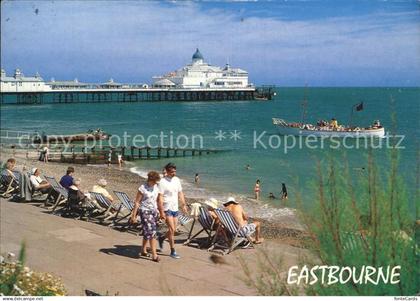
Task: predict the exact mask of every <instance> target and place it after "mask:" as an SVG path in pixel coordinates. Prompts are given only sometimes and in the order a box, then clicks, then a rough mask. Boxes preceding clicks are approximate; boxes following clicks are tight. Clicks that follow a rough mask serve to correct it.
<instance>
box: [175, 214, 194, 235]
mask: <svg viewBox="0 0 420 301" xmlns="http://www.w3.org/2000/svg"><path fill="white" fill-rule="evenodd" d="M193 221H194V218H193V217H191V216H188V215H185V214H181V213H180V214H179V215H178V225H180V226H182V227H184V228H185V229H186V232H187V233H190V232H191V230H192V228H190V229H188V227H187V225H188V224H189V223H191V222H193ZM192 226H194V225H192ZM179 230H180V229H179V228H178V229H177V231H179Z"/></svg>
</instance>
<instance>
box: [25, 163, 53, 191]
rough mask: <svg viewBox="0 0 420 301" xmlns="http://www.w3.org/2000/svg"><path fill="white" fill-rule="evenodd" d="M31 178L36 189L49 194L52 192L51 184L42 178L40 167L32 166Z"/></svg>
mask: <svg viewBox="0 0 420 301" xmlns="http://www.w3.org/2000/svg"><path fill="white" fill-rule="evenodd" d="M29 179H30V180H31V184H32V187H33V189H34V190H35V191H39V192H41V193H43V194H48V195H49V194H50V193H51V191H52V187H51V184H50V183H48V182H47V181H46V180H43V179H42V178H41V172H40V170H39V169H38V168H36V167H34V168H32V171H31V176H30V177H29Z"/></svg>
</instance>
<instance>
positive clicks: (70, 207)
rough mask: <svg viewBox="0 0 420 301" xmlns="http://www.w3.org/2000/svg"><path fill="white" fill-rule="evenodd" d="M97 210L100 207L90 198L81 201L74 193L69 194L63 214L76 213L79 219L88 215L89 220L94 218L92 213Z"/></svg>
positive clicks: (70, 214) (73, 214)
mask: <svg viewBox="0 0 420 301" xmlns="http://www.w3.org/2000/svg"><path fill="white" fill-rule="evenodd" d="M63 189H64V188H63ZM97 211H98V209H97V207H96V206H95V204H94V203H93V202H92V201H91V200H89V199H88V198H85V199H84V200H83V201H81V200H80V199H78V198H77V197H76V196H75V195H74V194H68V198H67V202H66V203H65V206H64V208H63V211H62V216H65V215H66V216H75V215H76V217H77V218H78V219H82V218H83V217H86V218H87V220H88V221H89V220H90V219H91V218H92V215H93V214H94V213H96V212H97Z"/></svg>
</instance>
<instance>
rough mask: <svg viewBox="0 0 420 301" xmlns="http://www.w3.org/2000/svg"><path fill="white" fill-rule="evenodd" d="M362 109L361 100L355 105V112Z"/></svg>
mask: <svg viewBox="0 0 420 301" xmlns="http://www.w3.org/2000/svg"><path fill="white" fill-rule="evenodd" d="M362 110H363V101H362V102H361V103H359V104H357V105H356V111H357V112H359V111H362Z"/></svg>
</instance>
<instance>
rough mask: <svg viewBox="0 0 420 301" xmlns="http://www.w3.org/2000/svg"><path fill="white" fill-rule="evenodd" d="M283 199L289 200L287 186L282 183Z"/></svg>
mask: <svg viewBox="0 0 420 301" xmlns="http://www.w3.org/2000/svg"><path fill="white" fill-rule="evenodd" d="M281 199H282V200H287V188H286V184H284V183H281Z"/></svg>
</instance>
